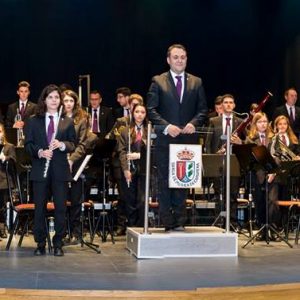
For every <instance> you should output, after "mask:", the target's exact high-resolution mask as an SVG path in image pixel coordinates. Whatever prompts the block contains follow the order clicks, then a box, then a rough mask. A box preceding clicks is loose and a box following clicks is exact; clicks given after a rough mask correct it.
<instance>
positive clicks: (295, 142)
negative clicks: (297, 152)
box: [274, 115, 298, 144]
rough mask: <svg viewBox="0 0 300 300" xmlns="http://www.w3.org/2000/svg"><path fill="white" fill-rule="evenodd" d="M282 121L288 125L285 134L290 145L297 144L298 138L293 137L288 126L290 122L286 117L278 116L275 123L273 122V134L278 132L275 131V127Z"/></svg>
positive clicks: (292, 132)
mask: <svg viewBox="0 0 300 300" xmlns="http://www.w3.org/2000/svg"><path fill="white" fill-rule="evenodd" d="M282 120H285V121H286V123H287V125H288V128H287V130H286V133H287V135H288V137H289V139H290V141H291V143H292V144H298V138H297V137H296V135H295V133H294V131H293V129H292V127H291V126H290V120H289V118H287V117H286V116H284V115H280V116H278V117H277V118H276V119H275V121H274V132H275V133H277V132H278V130H277V125H278V123H279V122H280V121H282Z"/></svg>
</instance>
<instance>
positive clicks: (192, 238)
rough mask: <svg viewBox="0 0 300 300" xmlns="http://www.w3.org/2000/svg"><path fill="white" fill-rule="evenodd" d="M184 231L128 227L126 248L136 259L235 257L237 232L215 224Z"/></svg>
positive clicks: (189, 228) (236, 252)
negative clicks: (225, 229) (166, 231)
mask: <svg viewBox="0 0 300 300" xmlns="http://www.w3.org/2000/svg"><path fill="white" fill-rule="evenodd" d="M185 229H186V230H185V231H184V232H171V233H165V232H164V228H150V229H149V234H143V228H135V227H132V228H127V237H126V247H127V249H128V250H129V251H130V252H131V253H132V254H134V255H135V256H136V257H137V258H165V257H225V256H226V257H234V256H237V255H238V235H237V234H236V233H232V232H230V233H225V232H224V229H221V228H219V227H214V226H200V227H186V228H185Z"/></svg>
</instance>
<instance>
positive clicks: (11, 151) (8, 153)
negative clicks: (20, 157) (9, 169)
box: [0, 143, 17, 189]
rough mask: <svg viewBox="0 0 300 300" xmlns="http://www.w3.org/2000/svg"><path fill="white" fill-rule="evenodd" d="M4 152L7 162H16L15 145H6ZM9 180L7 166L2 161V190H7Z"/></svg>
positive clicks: (0, 169)
mask: <svg viewBox="0 0 300 300" xmlns="http://www.w3.org/2000/svg"><path fill="white" fill-rule="evenodd" d="M2 152H3V154H4V155H5V157H6V160H10V159H11V160H12V161H14V162H16V160H17V158H16V151H15V147H14V145H13V144H10V143H6V144H4V146H3V148H2ZM7 188H8V186H7V178H6V170H5V164H4V163H2V161H0V189H7Z"/></svg>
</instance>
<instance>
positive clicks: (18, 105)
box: [6, 81, 36, 129]
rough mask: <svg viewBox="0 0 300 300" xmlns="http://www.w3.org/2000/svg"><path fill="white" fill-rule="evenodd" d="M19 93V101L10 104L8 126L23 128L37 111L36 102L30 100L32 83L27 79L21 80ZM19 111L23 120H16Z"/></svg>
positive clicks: (7, 118)
mask: <svg viewBox="0 0 300 300" xmlns="http://www.w3.org/2000/svg"><path fill="white" fill-rule="evenodd" d="M17 94H18V96H19V101H17V102H14V103H12V104H10V105H9V106H8V109H7V114H6V127H13V128H17V129H23V128H24V123H26V121H27V120H28V118H29V117H30V116H31V115H34V114H35V112H36V104H35V103H33V102H31V101H29V100H28V97H29V95H30V84H29V83H28V82H27V81H21V82H20V83H19V84H18V90H17ZM17 111H19V114H20V115H21V118H22V119H21V120H15V118H16V115H17Z"/></svg>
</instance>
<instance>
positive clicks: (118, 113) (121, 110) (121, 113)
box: [113, 87, 131, 120]
mask: <svg viewBox="0 0 300 300" xmlns="http://www.w3.org/2000/svg"><path fill="white" fill-rule="evenodd" d="M116 95H117V102H118V103H119V104H120V106H119V107H118V108H115V109H114V112H113V116H114V119H115V120H116V119H118V118H122V117H128V116H129V114H130V105H129V97H130V95H131V90H130V89H129V88H128V87H120V88H118V89H117V90H116Z"/></svg>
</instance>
